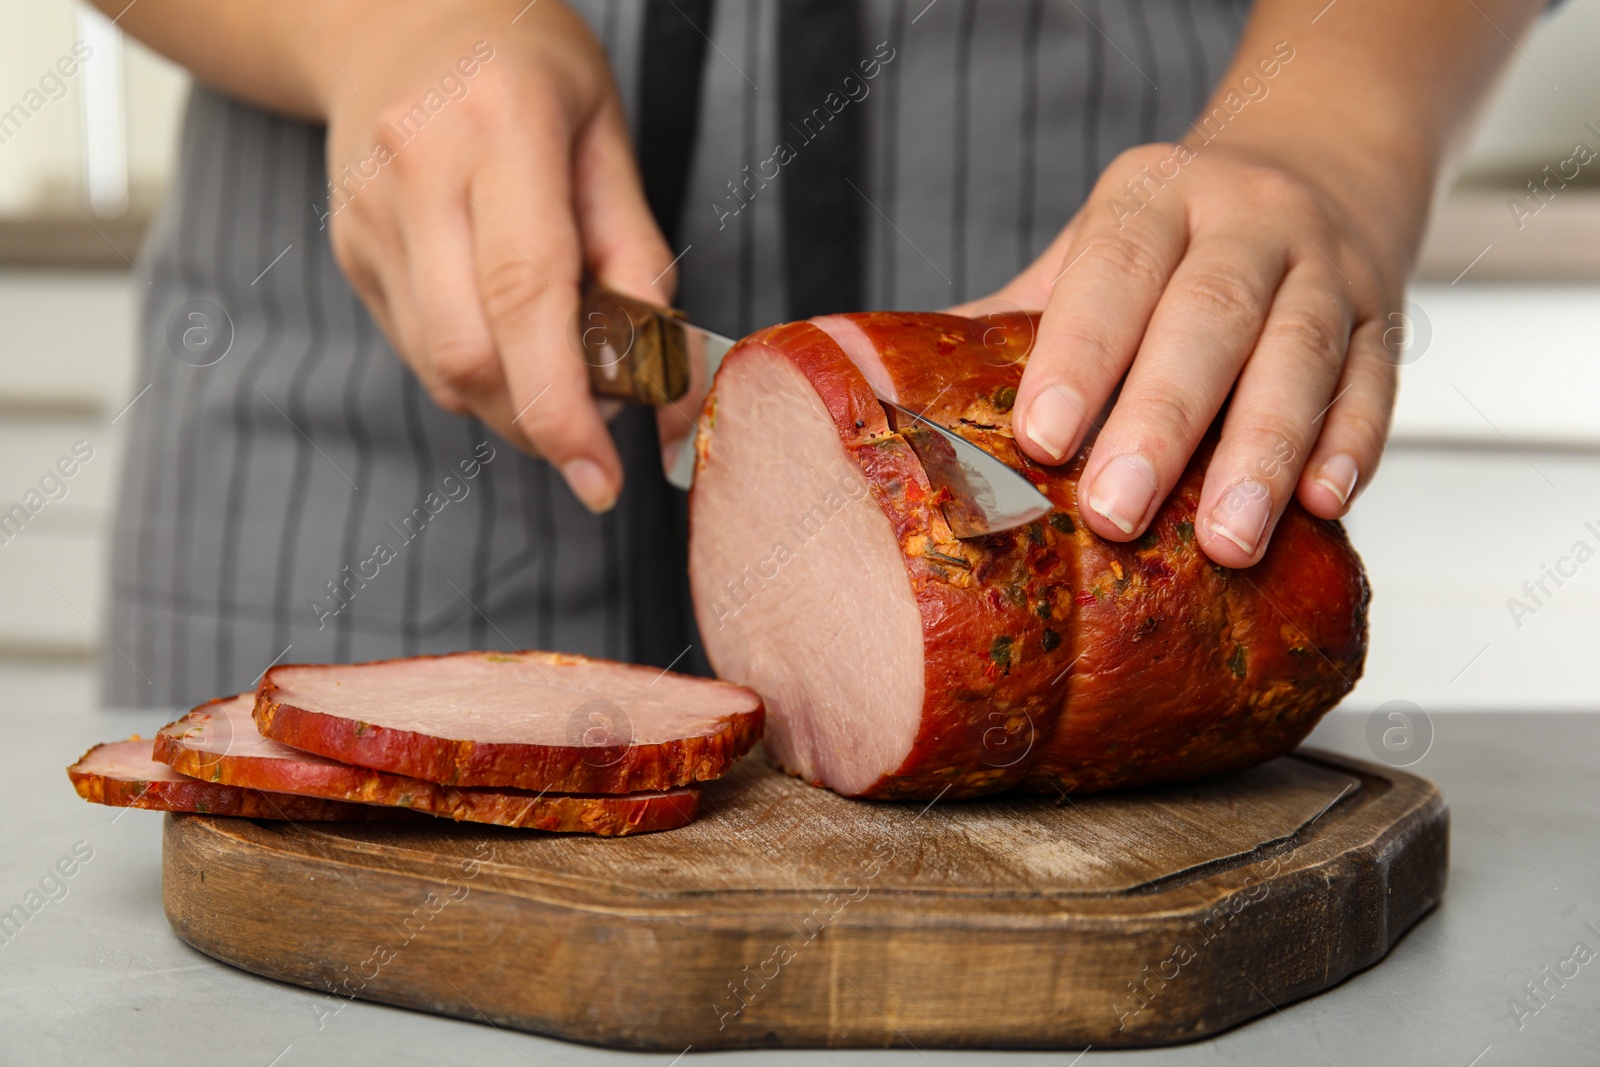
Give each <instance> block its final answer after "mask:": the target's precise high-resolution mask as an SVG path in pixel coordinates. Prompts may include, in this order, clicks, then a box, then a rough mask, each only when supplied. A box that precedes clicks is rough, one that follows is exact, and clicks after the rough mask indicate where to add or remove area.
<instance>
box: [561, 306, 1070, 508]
mask: <svg viewBox="0 0 1600 1067" xmlns="http://www.w3.org/2000/svg"><path fill="white" fill-rule="evenodd" d="M578 327H579V337H580V340H581V341H582V345H583V358H584V362H585V363H586V364H588V367H589V387H590V390H591V391H592V392H593V393H594V394H595V395H596V396H603V397H610V398H613V399H616V400H627V401H632V402H634V403H639V404H649V405H651V406H654V407H661V406H664V405H668V404H670V405H672V406H673V407H674V408H676V409H677V410H678V413H679V414H680V415H682V416H683V418H684V419H685V420H686V422H687V423H688V427H689V431H690V432H689V433H688V435H687V437H685V438H684V439H683V440H682V441H681V442H680V443H678V444H676V445H675V446H671V447H675V448H676V454H675V455H671V456H668V457H664V459H665V460H666V464H667V480H668V481H669V482H671V483H672V484H673V485H675V486H677V487H678V488H679V489H687V488H689V485H690V483H691V482H692V481H693V480H694V463H695V448H694V436H695V435H694V432H693V428H694V419H695V417H696V416H697V415H698V414H699V411H700V404H699V400H700V398H702V397H704V396H705V394H706V391H707V390H708V389H709V388H710V386H711V380H712V378H713V377H714V376H715V375H716V373H717V368H718V367H720V366H721V365H722V358H723V357H724V356H726V355H727V354H728V350H729V349H730V348H732V347H733V345H734V342H733V341H732V340H731V339H730V338H727V337H723V336H722V335H721V334H717V333H713V332H711V331H710V330H706V329H702V328H701V327H699V326H695V325H694V324H692V323H691V322H689V320H688V319H687V318H686V317H685V316H684V314H683V312H681V311H677V310H673V309H668V308H659V307H656V306H655V305H653V304H649V303H646V302H645V301H643V300H635V299H633V298H632V297H627V296H623V295H621V294H620V293H614V292H612V291H610V290H609V289H605V288H604V287H602V286H598V285H592V284H590V285H585V286H584V289H583V302H582V306H581V308H580V310H579V322H578ZM691 393H692V394H693V397H692V399H693V401H694V402H693V405H692V407H691V409H690V410H687V411H685V410H684V407H683V406H682V405H680V404H678V403H677V401H679V400H682V399H683V398H684V397H685V396H689V395H690V394H691ZM878 400H879V402H880V403H881V404H883V406H884V408H885V409H886V411H888V412H889V414H890V416H891V418H890V421H891V423H892V424H893V425H894V427H895V430H896V432H898V433H899V434H900V435H901V436H902V437H903V438H905V440H906V442H907V443H908V444H910V445H911V448H912V451H914V452H915V453H916V454H917V458H918V459H919V460H920V461H921V462H922V467H923V470H924V471H926V472H927V475H928V481H929V482H930V483H931V484H932V485H933V486H934V487H935V488H939V489H943V490H945V491H946V492H947V493H948V494H949V499H948V500H946V501H945V503H944V516H945V521H946V522H947V523H948V524H949V526H950V531H951V533H953V534H955V535H956V536H957V537H962V538H966V537H982V536H983V535H985V534H991V533H998V532H1000V531H1001V530H1009V529H1012V528H1013V527H1017V526H1022V525H1025V524H1027V523H1030V522H1033V521H1034V520H1035V519H1039V518H1042V517H1044V516H1045V515H1047V514H1049V513H1050V512H1051V511H1052V510H1054V508H1055V505H1053V504H1052V503H1051V502H1050V499H1049V498H1048V497H1046V496H1045V495H1044V494H1043V493H1041V492H1039V490H1038V489H1036V488H1034V486H1033V483H1031V482H1029V481H1028V480H1027V479H1026V478H1024V477H1023V476H1022V475H1020V474H1018V473H1017V472H1016V471H1015V470H1013V469H1012V468H1010V467H1008V466H1006V465H1005V464H1004V463H1002V462H1000V460H998V459H996V458H995V457H994V456H992V455H990V454H989V453H988V452H985V451H984V450H983V449H981V448H979V447H978V446H977V445H975V444H973V443H972V442H971V441H968V440H967V439H966V438H964V437H962V436H960V435H959V434H956V433H954V432H952V431H950V430H948V429H946V428H945V427H943V426H940V425H939V424H938V423H936V422H934V421H932V420H931V419H928V418H927V417H925V416H924V415H922V414H920V413H918V412H915V411H912V410H910V409H909V408H905V407H902V406H900V405H899V404H897V403H895V402H893V401H891V400H885V399H884V398H883V397H879V398H878Z"/></svg>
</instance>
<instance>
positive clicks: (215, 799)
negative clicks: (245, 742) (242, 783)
mask: <svg viewBox="0 0 1600 1067" xmlns="http://www.w3.org/2000/svg"><path fill="white" fill-rule="evenodd" d="M67 777H69V778H71V779H72V785H73V788H75V789H76V790H77V791H78V795H79V796H80V797H82V798H83V799H85V800H87V801H89V802H90V803H91V804H107V805H110V806H111V807H114V808H149V809H151V810H153V811H192V812H198V813H200V814H203V815H241V816H244V817H245V818H247V819H286V820H290V821H293V822H358V821H362V820H367V819H388V818H393V817H394V816H395V815H397V814H400V813H399V812H395V811H390V810H387V809H384V808H373V807H368V806H366V805H365V804H345V803H341V802H339V801H337V800H322V799H317V798H315V797H300V796H290V795H289V794H287V793H275V792H262V791H260V790H256V789H240V788H239V787H237V786H232V785H223V784H219V783H217V782H202V781H196V780H195V779H193V778H190V777H187V776H186V775H182V774H179V773H178V772H177V771H175V770H173V769H172V768H171V767H168V766H167V765H166V764H165V763H158V762H156V761H155V760H153V759H152V758H151V743H150V742H149V741H143V740H140V739H139V738H137V737H135V738H131V739H129V740H127V741H112V742H110V743H108V744H104V745H96V746H94V747H93V748H91V749H90V750H89V751H88V752H85V753H84V754H83V758H82V759H80V760H78V762H77V763H74V764H73V765H72V766H70V767H68V768H67Z"/></svg>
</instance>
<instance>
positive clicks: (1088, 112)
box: [101, 0, 1247, 706]
mask: <svg viewBox="0 0 1600 1067" xmlns="http://www.w3.org/2000/svg"><path fill="white" fill-rule="evenodd" d="M651 2H652V3H656V2H658V0H651ZM787 2H791V0H755V2H752V0H745V2H741V3H731V2H726V0H725V2H723V3H720V4H716V5H715V8H714V10H713V11H711V13H710V15H709V17H708V18H707V19H706V21H707V24H706V25H704V26H703V27H699V28H700V29H704V30H705V32H706V35H707V37H709V39H710V47H709V49H707V50H706V51H705V52H704V58H703V64H702V78H701V81H700V87H699V92H698V96H699V110H698V121H697V122H696V123H695V126H696V136H695V139H694V143H693V147H692V151H691V152H689V153H688V154H687V155H686V156H685V160H684V163H685V167H686V172H685V176H684V178H683V180H682V182H681V183H680V185H681V187H682V189H683V193H682V202H681V204H679V205H678V214H677V217H676V218H675V219H674V220H672V221H673V224H672V226H671V227H670V229H671V230H672V231H673V239H674V244H675V251H679V252H682V253H683V256H682V259H681V260H680V263H679V268H680V271H681V278H682V283H681V287H680V295H679V303H680V305H681V306H683V307H684V308H685V309H686V310H688V311H689V313H690V314H691V315H692V316H693V317H694V318H695V319H696V320H697V321H700V322H703V323H704V324H705V325H707V326H709V327H711V328H712V329H715V330H718V331H720V332H723V333H728V334H733V335H740V334H744V333H747V332H749V331H751V330H754V329H756V328H759V327H761V326H763V325H767V324H769V323H773V322H778V321H782V320H784V319H786V318H789V317H791V315H792V311H793V308H794V305H795V303H796V301H795V299H794V291H795V289H796V287H795V286H791V285H790V284H789V280H788V274H789V272H791V271H793V270H794V269H796V268H795V267H794V265H793V262H792V261H791V259H790V258H788V257H787V255H786V252H787V251H793V250H792V249H790V250H786V248H785V241H784V234H785V223H784V203H785V196H784V181H785V173H784V171H785V168H784V167H783V166H781V165H777V166H775V165H774V164H772V163H770V162H768V161H769V160H771V159H772V158H773V157H774V153H775V146H777V145H779V144H788V145H789V146H790V147H791V148H793V149H794V151H795V153H796V154H799V153H804V152H805V151H806V144H805V140H804V139H805V137H806V135H807V132H808V131H807V129H800V128H796V126H795V125H794V123H793V113H792V112H791V113H790V114H789V115H788V117H787V118H786V117H785V115H782V114H780V111H781V110H783V109H781V108H780V104H779V100H778V97H779V95H780V94H779V93H778V92H777V91H776V89H777V87H778V85H779V84H780V62H779V60H780V48H785V49H788V48H794V47H796V44H795V42H794V41H793V40H790V41H789V42H788V43H786V44H782V45H780V42H779V33H778V29H779V25H780V22H783V15H784V12H782V11H781V10H780V6H781V4H782V3H787ZM573 6H574V7H576V8H578V9H579V10H581V11H582V12H583V13H584V14H585V16H586V17H587V18H588V19H589V20H590V22H591V24H592V25H593V26H594V28H595V32H596V33H597V34H598V35H599V36H600V38H601V40H602V42H603V43H604V45H605V47H606V49H607V52H608V53H609V55H610V56H611V60H612V64H613V66H614V69H615V71H616V74H617V80H618V83H619V86H620V88H621V91H622V94H623V99H624V102H625V103H626V104H627V106H628V109H629V114H630V116H633V120H634V121H635V122H636V123H637V121H638V116H639V114H640V108H639V106H638V105H639V101H640V99H641V94H642V93H643V92H645V91H646V89H647V88H649V87H647V86H645V85H644V84H642V81H643V79H642V74H641V72H642V71H646V70H657V71H658V68H659V67H660V64H659V63H658V64H654V65H652V64H650V63H647V62H641V60H642V56H643V52H644V44H643V42H644V37H645V29H646V21H647V20H646V18H645V13H646V11H647V6H646V5H645V4H641V3H638V2H637V0H586V2H575V3H574V4H573ZM678 6H679V7H681V8H682V9H683V10H682V12H680V15H681V17H691V16H693V15H694V14H695V12H697V11H700V10H703V9H706V8H709V7H710V6H711V5H707V4H701V5H696V4H693V3H687V2H685V3H682V4H680V5H678ZM1246 7H1247V3H1246V2H1245V0H1122V2H1118V3H1110V2H1105V0H1100V2H1097V0H934V2H933V3H929V2H928V0H863V2H862V3H861V7H860V12H859V16H858V18H859V33H860V36H861V41H860V43H859V45H854V44H850V45H848V47H847V46H846V44H841V43H839V42H836V41H829V42H827V43H826V47H827V49H828V54H829V55H833V56H836V57H837V59H838V73H837V77H838V79H839V81H840V86H841V89H840V93H841V95H840V97H839V98H838V99H840V100H843V101H844V107H847V108H853V109H856V110H855V112H854V113H853V115H852V118H853V120H854V121H855V122H857V123H858V129H859V131H860V135H859V136H860V143H861V144H862V145H864V149H865V150H864V152H863V153H862V156H861V159H860V160H859V162H858V166H857V172H858V175H859V181H858V182H856V181H852V183H851V184H852V185H855V186H857V188H856V192H857V193H858V195H859V196H860V198H861V204H860V205H859V207H858V209H857V210H858V212H859V215H858V217H859V218H860V220H861V225H860V226H859V227H858V229H859V230H860V233H861V237H860V238H859V241H860V249H859V256H860V269H859V270H858V271H856V274H858V275H859V278H858V286H859V290H858V291H859V295H860V299H861V301H862V303H863V304H864V306H868V307H879V308H938V307H942V306H946V305H949V304H952V303H955V302H957V301H960V300H963V299H967V298H969V297H973V296H977V295H981V294H982V293H984V292H987V291H990V290H992V289H994V288H997V287H998V286H1000V285H1002V284H1003V283H1004V282H1006V281H1007V280H1008V279H1009V278H1010V277H1011V276H1012V275H1013V274H1015V273H1016V272H1017V271H1018V270H1020V269H1021V268H1022V267H1023V266H1025V265H1026V264H1027V263H1028V262H1029V261H1030V260H1031V259H1032V258H1033V257H1034V256H1035V255H1037V254H1038V253H1039V251H1040V250H1042V249H1043V248H1044V247H1045V246H1046V245H1047V244H1048V243H1049V242H1050V240H1051V239H1052V238H1053V237H1054V236H1055V234H1056V233H1057V231H1058V230H1059V229H1060V227H1061V226H1062V225H1063V224H1064V223H1065V222H1066V221H1067V220H1068V219H1069V218H1070V217H1071V216H1072V214H1073V212H1074V211H1075V210H1076V209H1077V207H1078V206H1079V205H1080V204H1081V203H1082V201H1083V198H1084V197H1085V195H1086V194H1087V192H1088V191H1089V189H1090V187H1091V185H1092V184H1093V182H1094V180H1095V178H1096V176H1097V175H1098V173H1099V171H1100V169H1101V168H1102V167H1104V166H1105V164H1106V163H1108V162H1109V161H1110V160H1111V159H1112V158H1113V157H1114V156H1115V155H1116V154H1117V153H1118V152H1120V151H1122V150H1124V149H1126V148H1129V147H1131V146H1133V145H1136V144H1140V143H1144V142H1147V141H1152V140H1170V139H1174V138H1176V137H1178V136H1181V135H1182V133H1183V132H1184V130H1185V129H1186V127H1187V126H1188V124H1189V122H1190V120H1191V118H1192V117H1193V116H1194V115H1195V114H1197V113H1198V112H1199V110H1200V108H1201V106H1202V104H1203V103H1204V102H1205V99H1206V97H1207V96H1208V95H1209V93H1210V90H1211V88H1212V85H1213V83H1214V82H1215V80H1216V79H1217V78H1218V77H1219V76H1220V75H1221V73H1222V71H1223V69H1224V67H1225V65H1226V64H1227V62H1228V60H1229V58H1230V56H1231V53H1232V50H1233V48H1234V45H1235V42H1236V40H1237V37H1238V33H1239V28H1240V25H1241V20H1242V17H1243V13H1244V11H1245V9H1246ZM804 24H805V23H804V22H800V23H799V25H804ZM787 25H788V27H789V28H790V33H791V35H792V34H793V27H794V26H795V25H796V23H795V21H794V20H792V19H791V20H790V21H789V22H788V23H787ZM851 48H856V49H857V50H858V51H859V55H853V54H849V51H850V49H851ZM872 61H876V64H877V65H876V67H873V66H870V65H869V66H867V67H865V68H863V67H862V66H861V64H862V63H869V64H870V63H871V62H872ZM865 70H872V71H873V76H872V77H871V78H864V77H863V74H864V71H865ZM824 73H825V72H824ZM852 74H854V75H855V76H856V82H855V83H853V85H850V86H846V85H845V84H844V78H845V77H846V76H847V75H852ZM651 77H652V78H657V77H661V75H660V74H659V72H658V73H653V74H652V75H651ZM652 91H653V90H652ZM832 106H834V105H833V104H830V110H831V107H832ZM803 110H804V109H803V108H802V111H803ZM634 133H635V137H636V139H637V138H638V137H639V135H640V133H641V131H639V130H638V129H637V128H636V129H635V130H634ZM323 138H324V131H323V130H322V129H321V128H318V127H313V126H309V125H306V124H303V123H300V122H295V121H292V120H289V119H285V118H281V117H278V116H275V115H271V114H268V113H266V112H264V111H261V110H259V109H256V108H253V107H250V106H247V105H245V104H241V103H239V102H237V101H234V100H231V99H229V98H227V97H225V96H223V95H220V94H218V93H216V92H213V91H210V90H207V89H203V88H197V89H196V90H195V91H194V92H193V94H192V96H191V98H190V101H189V105H188V112H187V116H186V119H185V125H184V134H183V140H182V155H181V159H180V161H179V165H178V168H177V172H176V178H175V184H174V188H173V190H172V193H171V196H170V198H169V201H168V203H167V205H166V207H165V209H164V211H163V213H162V214H161V216H160V218H159V220H158V222H157V225H156V227H155V229H154V231H153V233H152V235H151V237H150V239H149V240H148V242H147V245H146V248H145V249H144V252H143V255H142V259H141V263H140V267H141V270H142V271H143V272H144V274H145V275H146V276H148V277H149V279H150V280H151V285H150V288H149V292H148V295H147V297H146V299H145V301H144V307H143V316H142V321H141V325H140V367H139V379H138V382H137V383H136V388H143V386H144V385H145V384H149V385H150V389H149V391H148V393H147V394H145V396H144V397H143V398H141V400H140V401H139V402H138V403H137V404H135V405H134V407H133V408H132V409H131V410H130V411H129V414H128V421H129V422H131V426H130V428H129V437H128V447H127V454H126V461H125V467H124V472H123V478H122V482H121V488H120V496H119V502H118V506H117V518H116V524H115V529H114V541H113V549H112V567H111V582H112V588H111V597H110V617H109V625H108V627H107V629H106V637H107V641H106V647H105V649H104V650H103V654H102V656H101V663H102V696H103V699H104V700H105V701H106V702H107V703H110V704H119V705H151V704H158V705H172V706H181V705H189V704H192V703H196V702H198V701H200V700H203V699H206V698H209V697H212V696H216V695H219V694H224V693H231V692H235V691H238V690H241V689H244V688H246V687H249V686H250V685H252V684H253V683H254V680H255V679H256V678H257V677H258V676H259V675H260V673H261V672H262V671H263V670H264V669H265V668H266V667H267V666H268V665H269V664H271V663H274V662H280V661H348V660H360V659H375V658H383V657H389V656H401V655H409V654H413V653H420V652H434V651H446V650H451V649H459V648H512V647H537V648H546V649H559V650H567V651H574V652H581V653H585V654H589V655H598V656H607V657H612V658H617V659H625V660H634V661H638V662H646V663H653V664H657V665H660V666H666V665H667V664H669V663H674V662H676V663H677V665H678V667H679V669H683V668H685V667H695V668H698V669H704V661H703V658H702V657H701V656H700V655H699V651H698V648H697V640H696V635H695V632H694V628H693V622H692V618H691V615H690V611H689V606H688V602H687V582H686V581H685V576H684V573H683V568H684V562H683V561H684V554H683V553H684V536H685V534H684V527H683V501H682V497H681V494H678V493H676V491H674V490H672V489H671V488H670V487H668V486H667V485H666V483H665V482H664V481H663V479H662V478H661V476H660V473H659V458H658V456H657V455H656V449H655V444H654V440H655V438H654V430H653V425H652V422H651V418H650V416H649V415H648V414H647V413H645V412H642V411H631V412H628V413H625V414H624V415H623V416H621V417H619V418H618V419H617V420H616V422H615V423H614V424H613V430H614V433H615V435H616V438H617V443H618V447H619V449H620V450H621V453H622V455H623V458H624V462H625V465H626V469H627V488H626V489H625V491H624V493H623V495H622V498H621V500H620V502H619V503H618V506H617V508H616V509H615V510H614V511H612V512H611V513H609V514H607V515H604V516H593V515H590V514H589V513H588V512H587V511H585V510H584V509H583V507H582V506H581V505H580V504H579V503H578V502H577V501H576V499H575V498H573V496H572V495H571V493H570V492H568V490H567V489H566V487H565V485H564V484H563V482H562V481H561V479H560V477H559V476H558V475H557V474H555V473H554V472H553V471H552V470H551V469H550V468H549V467H548V466H547V465H546V464H544V463H542V462H540V461H538V460H535V459H532V458H530V457H528V456H526V455H523V454H521V453H519V452H517V451H515V450H514V449H512V448H511V447H510V446H508V445H506V444H504V443H503V442H501V441H499V440H498V439H496V438H495V437H494V435H493V434H492V433H490V432H489V431H487V430H486V429H485V428H484V427H483V426H482V425H480V424H479V423H478V422H477V421H476V420H473V419H471V418H463V417H458V416H454V415H450V414H447V413H445V412H444V411H442V410H440V409H438V408H436V407H435V406H434V405H433V404H432V403H431V401H430V400H429V399H428V397H427V395H426V393H425V392H424V391H423V390H422V388H421V387H420V386H419V384H418V382H417V379H416V378H415V376H414V375H412V374H411V372H410V371H409V370H408V369H407V368H406V367H405V365H404V364H403V363H402V362H401V361H400V360H399V358H398V357H397V356H396V355H395V354H394V352H393V351H392V350H391V349H390V347H389V346H388V344H387V343H386V342H385V341H384V339H383V337H382V335H381V334H380V333H379V331H378V330H377V328H376V327H375V325H374V324H373V321H372V319H371V318H370V317H369V316H368V315H367V313H366V311H365V310H364V309H363V307H362V306H361V304H360V302H359V300H357V298H356V297H355V295H354V293H353V292H352V291H351V289H350V287H349V285H348V284H347V283H346V282H345V280H344V278H343V277H342V276H341V275H340V273H339V270H338V268H337V266H336V265H335V263H334V260H333V257H332V253H331V250H330V248H329V245H328V234H327V231H326V229H324V228H323V223H322V213H323V212H324V211H326V209H327V200H328V197H327V186H326V176H325V159H324V154H323ZM644 140H645V143H646V144H651V143H659V140H660V139H659V138H656V139H655V141H654V142H652V139H651V138H650V137H648V136H646V137H645V139H644ZM651 162H652V161H651V160H649V159H647V160H645V161H644V164H645V169H646V171H647V172H648V171H649V170H650V165H651ZM746 168H750V170H748V171H747V170H746ZM774 169H775V170H776V171H777V173H775V174H774V175H773V177H772V178H770V179H767V178H765V177H761V178H760V180H759V181H748V180H747V175H749V174H752V173H754V174H756V175H758V176H764V175H766V174H769V173H773V171H774ZM797 172H800V171H797ZM797 184H798V183H797ZM667 187H668V188H671V183H670V182H669V183H668V184H667ZM659 188H660V185H659V183H658V184H657V189H659ZM658 209H659V208H658ZM793 225H794V220H793V219H792V218H791V220H790V226H791V228H792V227H793Z"/></svg>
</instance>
